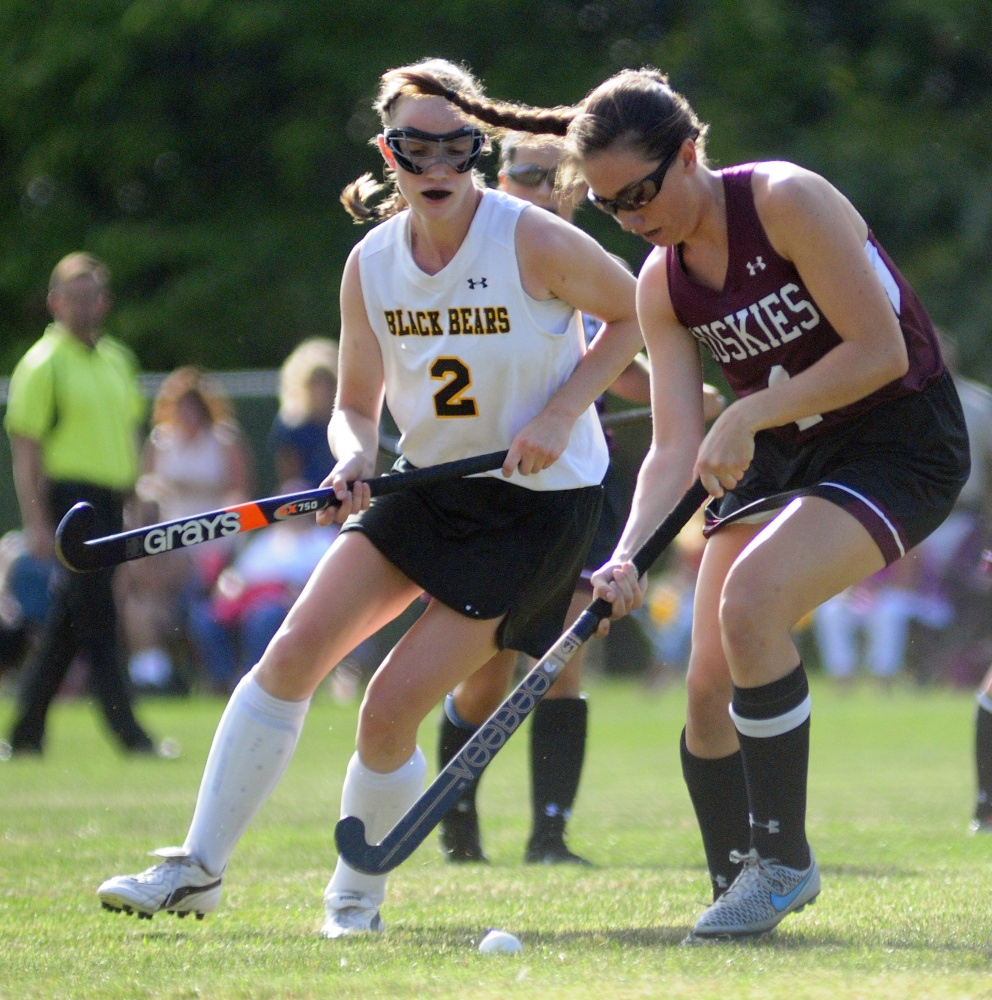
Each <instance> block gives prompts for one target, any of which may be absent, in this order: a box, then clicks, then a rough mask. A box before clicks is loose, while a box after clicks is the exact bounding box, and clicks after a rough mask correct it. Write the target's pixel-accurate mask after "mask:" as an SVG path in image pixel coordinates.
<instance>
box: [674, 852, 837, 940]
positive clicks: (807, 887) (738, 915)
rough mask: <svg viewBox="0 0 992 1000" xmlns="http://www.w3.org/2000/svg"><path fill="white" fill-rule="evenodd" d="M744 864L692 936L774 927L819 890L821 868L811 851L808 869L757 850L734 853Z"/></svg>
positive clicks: (747, 933)
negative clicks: (763, 855) (762, 853)
mask: <svg viewBox="0 0 992 1000" xmlns="http://www.w3.org/2000/svg"><path fill="white" fill-rule="evenodd" d="M730 856H731V859H732V860H734V861H740V862H743V863H744V867H743V869H742V870H741V873H740V874H739V875H738V876H737V878H735V879H734V881H733V882H732V883H731V886H730V888H729V889H728V890H727V891H726V892H725V893H724V894H723V895H722V896H721V897H720V898H719V899H718V900H717V901H716V902H715V903H714V904H713V905H712V906H710V907H708V908H707V909H706V911H705V912H704V913H703V915H702V916H701V917H700V918H699V920H697V921H696V926H695V927H693V929H692V934H691V935H690V938H693V939H712V938H739V937H749V936H752V935H755V934H764V933H765V932H767V931H770V930H772V928H773V927H775V926H776V925H777V924H778V923H779V921H780V920H781V919H782V918H783V917H785V916H786V915H788V914H789V913H798V912H799V911H800V910H801V909H802V908H803V907H804V906H806V905H808V904H809V903H812V902H813V900H814V899H816V897H817V895H818V893H819V892H820V869H819V868H818V867H817V865H816V859H815V858H814V857H813V855H812V852H811V853H810V863H809V867H808V868H804V869H798V868H787V867H786V866H785V865H782V864H779V863H778V862H777V861H774V860H769V859H766V858H761V857H759V856H758V852H757V851H755V850H750V851H748V852H747V854H743V855H742V854H740V853H738V852H737V851H733V852H731V855H730Z"/></svg>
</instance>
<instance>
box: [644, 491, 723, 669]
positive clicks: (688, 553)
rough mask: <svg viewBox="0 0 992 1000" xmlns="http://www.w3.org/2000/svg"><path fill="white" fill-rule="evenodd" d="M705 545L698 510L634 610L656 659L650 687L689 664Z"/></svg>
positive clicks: (680, 533)
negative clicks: (666, 563)
mask: <svg viewBox="0 0 992 1000" xmlns="http://www.w3.org/2000/svg"><path fill="white" fill-rule="evenodd" d="M705 545H706V539H705V538H703V512H702V510H699V511H697V513H696V514H695V515H694V516H693V518H692V520H691V521H689V523H688V524H687V525H686V526H685V527H684V528H683V529H682V531H680V532H679V534H678V535H677V536H676V539H675V542H674V543H673V545H672V548H671V553H672V557H671V559H670V561H669V564H668V565H667V566H666V567H665V569H664V570H663V571H662V572H661V573H658V574H656V575H654V576H653V577H652V578H651V582H650V584H649V586H648V592H647V599H646V600H645V602H644V604H643V605H641V607H640V609H638V611H635V612H634V617H636V618H637V620H638V621H639V622H640V623H641V625H642V627H643V628H644V631H645V633H646V635H647V636H648V638H649V639H650V640H651V647H652V652H653V657H654V662H653V664H652V666H651V667H650V669H649V670H648V672H647V673H646V675H645V677H644V683H645V685H646V686H648V687H663V686H664V685H666V684H667V683H669V682H670V681H672V680H674V679H675V678H676V677H680V676H681V675H682V674H684V673H685V671H686V668H687V667H688V665H689V650H690V648H691V645H692V602H693V599H694V597H695V592H696V576H697V574H698V573H699V564H700V562H701V560H702V558H703V549H704V547H705Z"/></svg>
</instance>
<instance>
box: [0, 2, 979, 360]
mask: <svg viewBox="0 0 992 1000" xmlns="http://www.w3.org/2000/svg"><path fill="white" fill-rule="evenodd" d="M0 50H2V58H0V233H2V234H3V236H2V239H3V253H2V258H0V374H9V373H10V371H11V370H12V368H13V365H14V363H15V362H16V360H17V359H18V358H19V357H20V355H21V354H22V353H23V351H24V350H25V349H26V348H27V346H28V345H29V344H30V343H31V342H32V341H33V340H34V339H35V338H36V337H37V336H38V335H39V333H40V331H41V328H42V327H43V325H44V323H45V322H46V321H47V313H46V311H45V303H44V295H45V288H46V284H47V278H48V274H49V272H50V271H51V268H52V266H53V265H54V263H55V262H56V261H57V260H58V259H59V258H60V257H61V256H62V255H63V254H64V253H66V252H68V251H70V250H75V249H80V248H85V249H88V250H91V251H92V252H94V253H96V254H98V255H99V256H101V257H103V258H104V259H105V260H107V262H108V263H109V264H110V266H111V268H112V270H113V272H114V284H115V291H116V295H117V309H116V310H115V312H114V314H113V316H112V318H111V321H110V328H111V330H112V332H113V333H114V334H115V335H117V336H119V337H121V338H122V339H123V340H125V341H126V342H128V343H129V344H130V345H131V346H132V347H133V348H134V349H135V351H136V352H137V354H138V356H139V358H140V359H141V362H142V364H143V366H144V367H145V368H146V369H148V370H158V371H164V370H168V369H170V368H172V367H173V366H175V365H177V364H180V363H184V362H195V363H199V364H201V365H205V366H209V367H215V368H251V367H275V366H277V365H278V364H279V363H280V362H281V361H282V359H283V358H284V357H285V355H286V354H287V353H288V351H289V350H290V349H291V347H292V346H293V345H294V344H295V343H297V342H298V341H299V340H300V339H302V338H303V337H305V336H309V335H314V334H325V335H326V334H330V335H332V336H336V333H337V285H338V278H339V275H340V271H341V268H342V266H343V263H344V261H345V258H346V256H347V253H348V250H349V249H350V247H351V246H352V245H353V244H354V242H355V241H356V240H357V239H358V238H359V236H360V234H361V230H359V229H357V228H356V227H355V226H354V225H353V224H352V223H351V221H350V220H349V218H348V217H347V216H346V215H345V213H344V211H343V209H342V208H341V206H340V205H339V203H338V200H337V199H338V193H339V192H340V190H341V188H342V187H343V186H344V185H345V184H346V183H347V182H348V181H350V180H352V179H353V178H354V177H356V176H357V175H358V174H359V173H361V172H362V171H364V170H373V171H376V172H378V170H379V165H378V162H377V161H378V156H377V154H376V153H375V151H374V150H373V149H372V148H371V147H370V146H369V143H368V140H369V139H370V138H371V137H372V136H373V135H374V134H375V133H376V131H377V130H378V121H377V119H376V117H375V115H374V114H373V113H372V111H371V108H370V104H371V100H372V98H373V95H374V93H375V89H376V86H377V81H378V77H379V74H380V73H381V72H382V71H383V70H384V69H386V68H388V67H391V66H395V65H399V64H401V63H404V62H408V61H411V60H415V59H418V58H420V57H423V56H427V55H440V56H445V57H448V58H451V59H454V60H464V61H465V62H466V63H467V64H468V65H470V66H471V67H472V68H473V69H474V70H475V71H476V72H477V73H478V74H479V75H480V76H481V77H482V79H483V80H484V81H485V82H486V84H487V86H488V89H489V92H490V93H491V94H492V95H493V96H496V97H506V98H514V99H519V100H524V101H528V102H531V103H534V104H556V103H572V102H574V101H575V100H577V99H578V98H580V97H581V96H582V95H583V94H584V93H586V91H587V90H589V89H590V88H591V87H592V86H594V85H595V84H597V83H599V82H600V81H601V80H602V79H604V78H605V77H606V76H607V75H609V74H611V73H613V72H614V71H616V70H617V69H619V68H621V67H623V66H639V65H643V64H651V65H654V66H657V67H659V68H661V69H663V70H665V71H666V72H668V73H669V74H670V77H671V80H672V83H673V85H674V86H675V87H676V88H677V89H679V90H681V91H683V92H684V93H685V94H686V96H687V97H688V98H689V100H690V101H691V102H692V104H693V105H694V106H695V107H696V109H697V111H698V112H699V113H700V115H701V116H702V117H703V118H704V119H705V120H707V121H709V122H710V123H711V124H712V135H711V141H710V156H711V159H712V160H713V161H714V163H715V164H716V165H721V164H730V163H735V162H741V161H745V160H750V159H769V158H776V157H780V158H787V159H792V160H795V161H797V162H799V163H801V164H803V165H805V166H808V167H810V168H812V169H814V170H817V171H820V172H822V173H824V174H825V175H826V176H827V177H829V178H830V179H831V180H832V181H833V182H834V183H835V184H836V185H837V186H838V187H839V188H840V189H841V190H843V191H844V192H845V193H846V194H847V195H848V196H850V197H851V199H852V200H853V201H854V202H855V204H856V205H857V206H858V207H859V208H860V210H861V211H862V212H863V214H864V215H865V216H866V218H867V219H868V221H869V223H870V224H871V226H872V227H873V228H874V229H875V231H876V232H877V233H878V235H879V237H880V238H881V240H882V242H883V243H884V244H885V245H886V247H887V248H888V249H889V251H890V252H891V253H892V254H893V256H894V257H895V259H896V261H897V263H898V264H899V265H900V267H901V269H902V270H903V271H904V272H905V273H906V275H907V276H908V277H909V279H910V280H911V281H912V282H913V284H914V285H915V286H916V288H917V290H918V291H919V292H920V294H921V295H922V297H923V299H924V301H925V303H926V304H927V306H928V308H929V309H930V311H931V313H932V315H933V317H934V319H935V320H936V321H937V322H938V323H939V324H940V325H941V326H943V327H944V328H945V329H947V330H948V331H950V332H951V333H953V334H954V335H955V336H956V337H957V339H958V341H959V344H960V347H961V354H962V367H963V368H964V369H965V371H966V372H969V373H971V374H972V375H975V376H977V377H980V378H983V379H992V352H989V351H987V350H986V345H987V343H988V341H989V330H990V318H992V259H990V257H992V184H990V176H989V173H990V170H989V162H990V155H989V154H990V149H989V147H990V145H992V127H990V116H989V110H990V103H992V9H990V3H989V2H988V0H978V2H976V0H861V2H860V3H857V4H852V3H850V2H848V0H749V2H748V3H746V4H742V3H739V2H736V0H714V2H705V3H704V2H692V0H685V2H676V0H603V2H600V3H591V4H587V3H582V2H570V0H550V2H542V0H537V2H536V3H535V2H533V0H530V2H522V0H491V2H490V3H488V4H486V5H484V6H483V5H480V4H478V3H475V2H471V0H433V2H432V3H429V4H428V3H419V2H415V0H392V2H388V3H386V2H373V0H334V2H333V3H327V2H326V0H321V2H318V0H133V2H125V0H89V2H88V3H86V4H79V3H76V2H71V0H49V2H45V3H38V2H37V0H0ZM487 169H488V170H489V171H490V172H492V171H493V167H492V164H490V166H489V167H488V168H487ZM580 222H581V223H582V224H583V225H586V226H587V228H589V229H590V230H591V231H592V232H594V234H595V235H596V236H597V237H599V238H600V239H602V240H603V241H604V242H605V243H606V244H607V245H608V246H609V248H610V249H611V250H613V251H614V252H617V253H619V254H621V255H622V256H624V257H626V258H627V259H628V260H630V261H631V263H632V264H633V265H634V266H635V267H636V266H637V265H639V263H640V261H641V259H642V258H643V256H644V253H645V252H646V250H647V247H646V245H644V244H641V243H640V242H639V241H636V240H634V239H633V238H628V237H625V236H624V235H623V234H622V233H621V232H620V230H619V228H618V227H616V226H615V225H614V224H612V223H611V222H610V221H609V220H608V219H606V218H605V217H599V216H598V214H597V213H592V212H589V211H586V212H584V213H583V215H582V216H581V217H580Z"/></svg>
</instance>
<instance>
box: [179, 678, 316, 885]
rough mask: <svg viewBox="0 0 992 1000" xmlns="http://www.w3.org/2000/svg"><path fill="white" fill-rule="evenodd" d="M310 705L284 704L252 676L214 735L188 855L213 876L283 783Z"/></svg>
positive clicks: (233, 699)
mask: <svg viewBox="0 0 992 1000" xmlns="http://www.w3.org/2000/svg"><path fill="white" fill-rule="evenodd" d="M309 707H310V699H309V698H307V699H305V700H304V701H283V700H282V699H281V698H273V697H272V695H270V694H267V693H266V692H265V691H263V690H262V688H261V686H260V685H259V684H258V682H257V681H256V680H255V677H254V674H253V673H252V672H249V673H248V674H246V675H245V676H244V677H243V678H242V679H241V682H240V683H239V684H238V686H237V687H236V688H235V689H234V693H233V694H232V695H231V700H230V701H229V702H228V703H227V708H226V709H225V710H224V714H223V715H222V716H221V720H220V723H219V724H218V726H217V732H216V733H214V741H213V745H212V746H211V747H210V754H209V756H208V757H207V766H206V768H205V770H204V772H203V780H202V781H201V782H200V793H199V795H198V796H197V799H196V810H195V811H194V813H193V822H192V823H191V824H190V828H189V833H188V834H187V835H186V843H185V844H184V847H185V849H186V850H187V851H188V852H189V854H190V855H191V856H192V857H193V858H195V859H196V860H197V861H198V862H199V863H200V864H201V865H203V867H204V868H205V869H206V870H207V871H208V872H210V873H211V874H213V875H219V874H220V873H221V872H222V871H223V870H224V867H225V866H226V865H227V859H228V858H229V857H230V855H231V852H232V851H233V850H234V847H235V845H236V844H237V842H238V841H239V840H240V839H241V836H242V834H243V833H244V832H245V830H247V829H248V825H249V824H250V823H251V821H252V819H254V817H255V814H256V813H257V812H258V810H259V809H260V808H261V807H262V804H263V803H264V802H265V800H266V799H267V798H268V797H269V795H270V794H271V792H272V790H273V789H274V788H275V787H276V785H277V784H278V782H279V779H280V778H281V777H282V775H283V772H284V771H285V770H286V766H287V765H288V764H289V761H290V759H291V758H292V756H293V751H294V750H295V749H296V743H297V740H299V738H300V733H301V732H302V730H303V720H304V718H305V717H306V714H307V709H308V708H309Z"/></svg>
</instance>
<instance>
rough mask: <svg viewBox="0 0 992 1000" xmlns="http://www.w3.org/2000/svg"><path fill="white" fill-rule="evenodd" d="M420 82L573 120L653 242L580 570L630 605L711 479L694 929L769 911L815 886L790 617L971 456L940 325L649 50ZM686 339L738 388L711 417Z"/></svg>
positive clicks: (623, 210) (840, 217) (877, 253)
mask: <svg viewBox="0 0 992 1000" xmlns="http://www.w3.org/2000/svg"><path fill="white" fill-rule="evenodd" d="M417 84H418V87H419V88H420V89H421V92H423V93H432V94H443V95H444V96H446V97H447V98H448V99H449V100H451V101H453V102H454V103H456V104H457V105H458V106H459V107H461V108H463V109H464V110H465V111H466V112H468V113H470V114H472V115H473V116H474V117H475V118H476V120H481V121H486V122H488V123H489V124H492V125H495V126H498V127H502V128H510V129H516V130H526V131H531V132H535V133H550V134H557V135H563V136H565V149H566V151H567V153H568V154H569V155H568V160H567V162H566V167H568V166H571V167H572V168H573V173H576V174H579V175H581V180H582V181H583V182H584V183H586V184H587V185H588V187H589V198H590V200H591V201H593V202H594V203H595V204H596V205H597V206H598V207H600V208H602V209H603V210H604V211H607V212H609V213H610V214H612V215H613V216H615V218H616V219H617V221H618V222H619V223H620V224H621V225H622V226H623V227H624V229H626V230H628V231H630V232H634V233H637V234H639V235H641V236H643V237H644V239H645V240H647V241H648V242H649V243H651V244H653V245H654V247H655V249H654V250H652V252H651V254H650V255H649V256H648V258H647V260H646V262H645V264H644V266H643V268H642V269H641V273H640V275H639V277H638V282H637V284H638V289H637V311H638V317H639V319H640V322H641V328H642V330H643V333H644V339H645V343H646V344H647V348H648V354H649V357H650V362H651V396H652V408H653V411H654V435H653V441H652V445H651V448H650V449H649V451H648V454H647V457H646V458H645V461H644V464H643V465H642V467H641V471H640V473H639V476H638V485H637V490H636V493H635V496H634V501H633V506H632V511H631V516H630V519H629V521H628V523H627V526H626V528H625V529H624V533H623V535H622V536H621V538H620V541H619V542H618V544H617V547H616V549H615V551H614V554H613V557H612V558H611V559H610V560H609V562H608V563H607V564H606V565H605V566H603V567H601V568H600V569H599V570H598V571H597V572H596V573H594V574H593V583H594V585H595V587H596V593H597V596H599V597H603V598H605V599H606V600H608V601H610V602H611V603H612V604H613V607H614V617H616V616H617V615H619V614H623V613H626V612H627V611H628V610H630V609H632V608H636V607H637V606H638V605H639V604H640V602H641V599H642V591H641V587H640V586H639V583H640V582H641V581H638V579H637V574H636V571H635V569H634V567H633V564H632V563H631V562H630V559H631V557H632V556H633V554H634V553H635V552H636V551H637V548H638V547H639V546H640V545H641V544H643V542H644V541H645V539H646V538H647V537H648V536H649V534H650V533H651V532H652V531H653V530H654V528H655V527H656V526H657V524H658V523H659V522H660V520H661V518H662V516H663V515H664V514H665V512H666V511H668V510H669V509H671V507H672V506H673V505H674V504H675V502H676V500H677V499H678V498H679V496H680V495H681V494H682V492H683V491H684V490H685V488H686V487H687V486H688V485H689V483H690V481H691V480H692V479H693V478H694V477H695V476H698V477H699V478H700V479H701V480H702V483H703V485H704V486H705V487H706V489H707V490H709V492H710V494H711V495H712V497H713V500H712V501H711V502H710V504H709V505H708V508H707V514H708V525H707V531H706V534H707V536H708V542H707V546H706V550H705V553H704V555H703V560H702V565H701V567H700V571H699V578H698V581H697V585H696V592H695V607H694V618H693V645H692V653H691V656H690V662H689V672H688V678H687V686H688V694H689V705H688V720H687V726H686V730H685V732H684V734H683V741H682V762H683V769H684V773H685V775H686V780H687V783H688V784H689V791H690V794H691V797H692V800H693V805H694V806H695V808H696V813H697V817H698V818H699V822H700V828H701V831H702V833H703V841H704V847H705V849H706V853H707V861H708V864H709V867H710V872H711V876H713V883H714V896H715V897H718V898H715V901H714V903H713V905H712V906H710V907H709V908H708V909H707V910H706V911H705V912H704V913H703V914H702V916H701V917H700V918H699V920H698V921H697V922H696V924H695V926H694V928H693V932H692V933H693V937H695V938H721V937H742V936H747V935H750V934H760V933H763V932H765V931H768V930H770V929H771V928H773V927H775V926H776V925H777V924H778V923H779V921H780V920H781V919H782V918H783V917H784V916H786V915H787V914H789V913H792V912H795V911H797V910H800V909H802V908H803V907H804V906H805V905H807V904H808V903H810V902H811V901H812V900H813V899H814V898H815V897H816V896H817V894H818V893H819V890H820V874H819V869H818V868H817V864H816V860H815V858H814V857H813V854H812V851H811V850H810V847H809V844H808V843H807V839H806V827H805V819H806V777H807V767H808V758H809V723H810V698H809V688H808V684H807V680H806V675H805V672H804V670H803V666H802V663H801V662H799V654H798V652H797V650H796V647H795V645H794V644H793V642H792V638H791V630H792V628H793V627H794V626H795V624H796V623H797V622H798V621H799V620H800V619H801V618H802V617H803V616H804V615H805V614H807V613H808V612H809V611H810V610H812V609H813V608H814V607H816V606H817V605H818V604H820V603H821V602H822V601H824V600H826V599H827V598H828V597H830V596H832V595H833V594H836V593H838V592H839V591H841V590H843V589H844V588H845V587H847V586H849V585H851V584H853V583H856V582H858V581H859V580H861V579H864V578H865V577H867V576H870V575H871V574H872V573H874V572H876V571H877V570H879V569H881V567H882V566H884V565H886V564H887V563H890V562H892V561H894V560H895V559H898V558H899V557H900V555H901V554H903V553H904V552H905V551H906V550H907V549H908V548H910V547H912V546H913V545H915V544H917V543H919V542H920V541H922V539H923V538H925V537H926V536H927V535H928V534H929V533H930V532H932V531H933V530H934V528H935V527H937V525H939V524H940V523H941V521H943V520H944V518H945V517H946V516H947V514H948V513H949V512H950V510H951V508H952V506H953V504H954V501H955V499H956V497H957V495H958V493H959V492H960V490H961V487H962V486H963V484H964V482H965V479H966V478H967V473H968V441H967V433H966V430H965V427H964V419H963V415H962V412H961V405H960V402H959V400H958V398H957V394H956V392H955V390H954V386H953V383H952V381H951V378H950V375H949V374H948V373H947V371H946V369H945V366H944V364H943V361H942V359H941V356H940V351H939V349H938V347H937V342H936V335H935V333H934V330H933V325H932V323H931V322H930V320H929V318H928V317H927V315H926V311H925V310H924V308H923V306H922V304H921V303H920V301H919V299H918V298H917V296H916V295H915V293H914V292H913V289H912V288H911V287H910V286H909V284H908V283H907V282H906V280H905V278H903V276H902V275H901V274H900V273H899V272H898V270H897V269H896V267H895V265H894V264H893V263H892V261H891V260H890V259H889V258H888V256H887V254H886V253H885V251H884V249H883V248H882V247H881V246H880V245H879V243H878V241H877V239H876V238H875V236H874V235H873V234H872V233H871V231H870V229H869V228H868V225H867V223H866V222H865V220H864V219H863V218H862V217H861V215H860V214H859V213H858V212H857V210H856V209H855V208H854V206H853V205H852V204H851V203H850V202H849V201H848V200H847V198H845V197H844V195H842V194H841V193H840V192H839V191H838V190H837V189H836V188H835V187H833V186H832V185H831V184H829V183H828V182H827V181H826V180H825V179H824V178H822V177H820V176H818V175H816V174H814V173H812V172H811V171H808V170H804V169H802V168H801V167H798V166H796V165H795V164H791V163H781V162H771V163H758V164H748V165H743V166H737V167H728V168H725V169H723V170H719V171H717V170H712V169H710V167H709V166H708V165H707V164H706V160H705V137H706V131H707V128H706V126H705V125H704V124H703V123H702V122H700V121H699V120H698V118H697V117H696V115H695V113H694V112H693V110H692V108H691V107H690V106H689V104H688V102H687V101H686V100H685V99H684V98H683V97H682V96H681V95H679V94H677V93H675V92H674V91H673V90H672V89H671V87H669V85H668V81H667V79H666V78H665V77H664V76H662V74H660V73H658V72H657V71H656V70H650V69H646V70H640V71H635V70H625V71H623V72H622V73H619V74H617V76H615V77H613V78H612V79H610V80H607V81H606V82H605V83H603V84H601V85H600V86H599V87H597V88H596V89H595V90H593V91H592V92H591V93H590V94H589V95H588V96H587V97H586V98H585V99H584V100H583V101H582V102H581V103H580V104H579V105H578V106H577V107H574V108H564V109H563V108H559V109H554V110H542V109H534V108H521V107H519V106H515V105H506V104H498V105H497V104H493V103H491V102H487V101H485V100H476V99H474V98H473V97H472V96H471V95H463V94H455V93H452V92H451V90H450V89H449V88H446V87H444V86H443V84H440V83H439V81H437V80H430V79H426V78H423V77H421V78H420V79H419V80H418V81H417ZM560 175H561V172H559V176H560ZM700 343H705V344H706V346H707V347H708V348H709V349H710V350H711V352H712V353H713V355H714V357H715V359H716V360H717V361H718V363H719V364H720V365H721V367H722V368H723V371H724V373H725V374H726V376H727V379H728V382H729V383H730V385H731V388H732V389H734V391H735V394H736V395H737V397H738V398H737V400H736V401H735V402H733V403H731V404H730V405H729V406H728V407H727V409H726V410H725V411H724V412H723V413H722V414H721V416H720V417H718V418H717V420H716V422H715V423H714V424H713V426H712V428H710V430H709V431H708V432H706V431H704V423H703V407H702V397H701V394H700V391H699V386H700V364H701V362H700V356H699V348H700ZM728 703H729V712H728ZM729 861H733V862H735V864H729V863H728V862H729ZM731 880H732V881H731ZM728 882H730V884H729V887H728V885H727V883H728Z"/></svg>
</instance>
